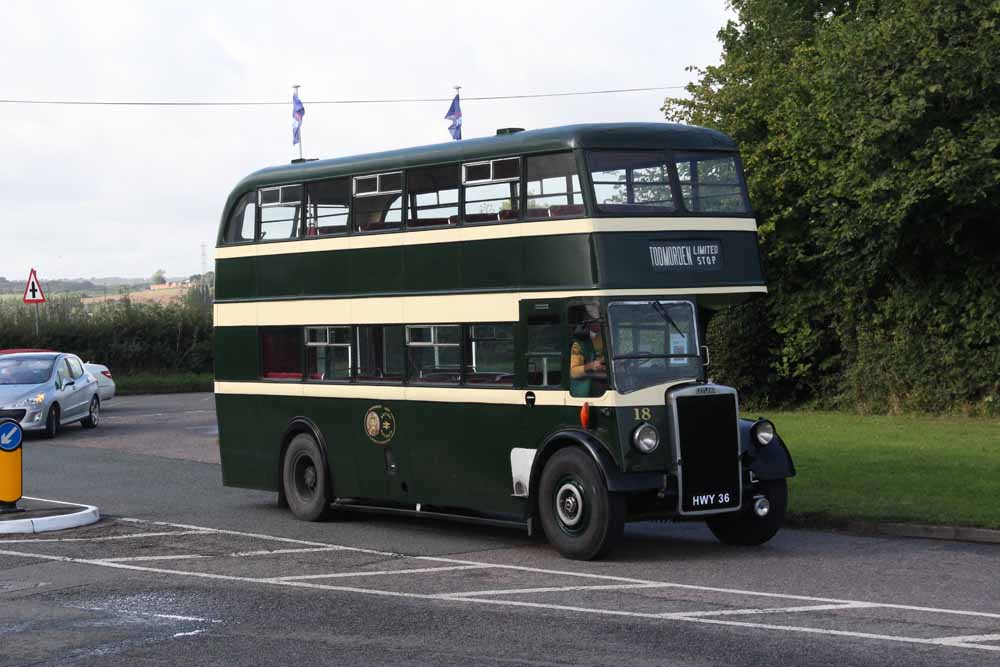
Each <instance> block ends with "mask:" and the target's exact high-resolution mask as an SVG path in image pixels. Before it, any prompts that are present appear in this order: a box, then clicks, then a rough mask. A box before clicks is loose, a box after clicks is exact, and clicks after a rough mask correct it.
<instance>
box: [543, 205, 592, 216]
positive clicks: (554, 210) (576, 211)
mask: <svg viewBox="0 0 1000 667" xmlns="http://www.w3.org/2000/svg"><path fill="white" fill-rule="evenodd" d="M583 210H584V209H583V204H559V205H557V206H551V207H549V215H551V216H552V217H553V218H563V217H568V216H579V215H583Z"/></svg>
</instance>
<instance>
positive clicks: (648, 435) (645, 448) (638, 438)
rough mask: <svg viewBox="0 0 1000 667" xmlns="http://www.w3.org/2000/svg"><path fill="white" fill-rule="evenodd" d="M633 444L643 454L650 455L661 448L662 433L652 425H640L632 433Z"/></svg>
mask: <svg viewBox="0 0 1000 667" xmlns="http://www.w3.org/2000/svg"><path fill="white" fill-rule="evenodd" d="M632 444H633V445H635V448H636V449H638V450H639V451H640V452H642V453H643V454H649V453H650V452H651V451H653V450H654V449H656V448H657V447H659V446H660V433H659V431H657V430H656V427H655V426H653V425H652V424H645V423H644V424H640V425H639V427H638V428H637V429H635V431H634V432H633V433H632Z"/></svg>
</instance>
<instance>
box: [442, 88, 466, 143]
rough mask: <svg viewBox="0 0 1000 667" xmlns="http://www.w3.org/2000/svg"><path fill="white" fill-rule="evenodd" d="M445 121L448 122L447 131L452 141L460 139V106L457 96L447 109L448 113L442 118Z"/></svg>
mask: <svg viewBox="0 0 1000 667" xmlns="http://www.w3.org/2000/svg"><path fill="white" fill-rule="evenodd" d="M444 119H445V120H450V121H451V125H449V126H448V131H449V132H451V138H452V139H461V138H462V105H461V104H459V101H458V95H457V94H456V95H455V99H453V100H452V101H451V106H450V107H448V113H446V114H445V116H444Z"/></svg>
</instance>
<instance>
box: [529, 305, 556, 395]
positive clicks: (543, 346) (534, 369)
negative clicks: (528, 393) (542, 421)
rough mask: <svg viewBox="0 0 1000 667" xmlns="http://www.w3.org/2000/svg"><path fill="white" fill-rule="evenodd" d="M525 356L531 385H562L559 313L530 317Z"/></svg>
mask: <svg viewBox="0 0 1000 667" xmlns="http://www.w3.org/2000/svg"><path fill="white" fill-rule="evenodd" d="M526 331H527V344H526V348H525V350H526V352H525V356H526V357H527V362H528V386H529V387H561V386H562V375H563V373H562V364H563V361H562V360H563V354H562V328H561V327H560V326H559V317H558V316H557V315H542V316H535V317H529V318H528V322H527V327H526Z"/></svg>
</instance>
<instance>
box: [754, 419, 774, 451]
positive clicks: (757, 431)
mask: <svg viewBox="0 0 1000 667" xmlns="http://www.w3.org/2000/svg"><path fill="white" fill-rule="evenodd" d="M750 434H751V435H753V439H754V440H755V441H756V442H757V445H758V446H759V447H764V446H766V445H769V444H771V441H772V440H774V424H772V423H771V422H769V421H768V420H766V419H761V420H759V421H757V422H755V423H754V425H753V426H752V427H751V428H750Z"/></svg>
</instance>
